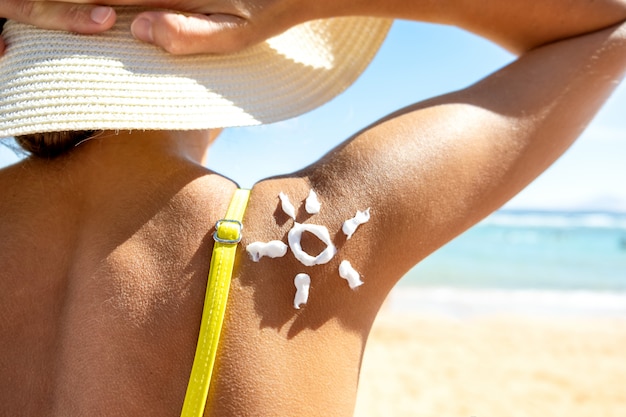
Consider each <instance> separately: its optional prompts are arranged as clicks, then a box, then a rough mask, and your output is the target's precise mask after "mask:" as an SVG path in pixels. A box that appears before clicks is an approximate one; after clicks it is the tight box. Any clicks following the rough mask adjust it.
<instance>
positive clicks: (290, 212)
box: [278, 191, 296, 220]
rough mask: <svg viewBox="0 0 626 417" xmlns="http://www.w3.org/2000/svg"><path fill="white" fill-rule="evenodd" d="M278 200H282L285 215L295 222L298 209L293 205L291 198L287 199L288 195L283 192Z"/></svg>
mask: <svg viewBox="0 0 626 417" xmlns="http://www.w3.org/2000/svg"><path fill="white" fill-rule="evenodd" d="M278 198H280V204H281V207H282V209H283V211H284V212H285V214H286V215H287V216H289V217H291V218H292V219H294V220H295V219H296V209H295V207H294V206H293V204H291V201H289V197H287V194H285V193H283V192H282V191H281V192H280V194H278Z"/></svg>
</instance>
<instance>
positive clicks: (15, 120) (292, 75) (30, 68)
mask: <svg viewBox="0 0 626 417" xmlns="http://www.w3.org/2000/svg"><path fill="white" fill-rule="evenodd" d="M138 11H140V10H139V9H136V8H121V9H119V10H118V22H117V23H116V25H115V27H114V28H113V29H112V30H110V31H108V32H106V33H104V34H101V35H96V36H81V35H76V34H71V33H66V32H60V31H47V30H42V29H37V28H34V27H32V26H28V25H23V24H19V23H16V22H8V23H7V24H6V25H5V28H4V33H3V36H4V37H5V39H6V41H7V43H8V44H9V47H8V50H7V52H6V55H5V57H3V58H2V59H0V137H8V136H18V135H24V134H30V133H36V132H51V131H70V130H100V129H102V130H111V129H121V130H127V129H128V130H134V129H140V130H193V129H208V128H216V127H229V126H245V125H254V124H261V123H271V122H276V121H280V120H285V119H288V118H291V117H294V116H297V115H300V114H302V113H305V112H307V111H309V110H311V109H313V108H315V107H318V106H320V105H321V104H323V103H325V102H326V101H328V100H330V99H331V98H333V97H335V96H336V95H337V94H339V93H341V92H342V91H343V90H344V89H346V88H347V87H348V86H349V85H350V84H352V83H353V82H354V80H355V79H356V78H357V77H358V76H359V75H360V74H361V72H362V71H363V70H364V69H365V67H366V66H367V65H368V64H369V62H370V61H371V59H372V58H373V56H374V55H375V53H376V51H377V50H378V48H379V46H380V44H381V43H382V41H383V40H384V38H385V36H386V33H387V31H388V29H389V27H390V25H391V21H390V20H384V19H376V18H363V17H358V18H356V17H348V18H335V19H327V20H319V21H314V22H308V23H306V24H303V25H300V26H297V27H295V28H293V29H291V30H289V31H288V32H285V33H284V34H282V35H280V36H278V37H276V38H273V39H270V40H269V41H267V42H264V43H262V44H259V45H256V46H254V47H252V48H249V49H246V50H245V51H243V52H241V53H237V54H232V55H222V56H218V55H201V56H191V57H177V56H172V55H169V54H167V53H165V52H163V51H161V50H160V49H159V48H156V47H154V46H151V45H146V44H142V43H140V42H138V41H136V40H134V39H133V38H132V37H131V36H130V23H131V21H132V18H133V16H134V15H135V14H136V13H137V12H138Z"/></svg>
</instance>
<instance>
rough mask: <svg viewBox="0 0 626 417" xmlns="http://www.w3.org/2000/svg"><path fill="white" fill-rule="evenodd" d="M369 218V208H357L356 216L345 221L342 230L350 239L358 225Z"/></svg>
mask: <svg viewBox="0 0 626 417" xmlns="http://www.w3.org/2000/svg"><path fill="white" fill-rule="evenodd" d="M369 220H370V209H369V208H368V209H367V210H365V211H359V210H357V212H356V216H354V217H353V218H351V219H348V220H346V221H345V222H343V226H342V227H341V230H342V231H343V233H344V234H345V235H346V236H348V239H350V238H351V237H352V235H353V234H354V232H355V231H356V229H357V227H359V226H360V225H362V224H363V223H367V222H368V221H369Z"/></svg>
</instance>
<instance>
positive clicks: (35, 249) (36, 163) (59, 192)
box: [0, 139, 377, 416]
mask: <svg viewBox="0 0 626 417" xmlns="http://www.w3.org/2000/svg"><path fill="white" fill-rule="evenodd" d="M105 140H107V139H105ZM87 145H88V146H83V147H84V148H85V149H81V148H80V147H79V148H77V149H76V150H74V151H73V152H72V153H70V154H69V155H66V156H64V157H61V158H59V159H57V160H51V161H46V160H37V159H27V160H24V161H22V162H21V163H19V164H17V165H15V166H12V167H9V168H6V169H4V170H2V171H0V189H2V190H3V195H4V196H5V197H4V198H3V199H2V201H1V202H0V210H1V212H2V213H3V214H2V219H3V221H2V222H1V223H0V233H1V235H2V236H3V238H2V240H0V271H1V272H0V276H1V278H0V281H1V282H2V284H3V291H2V292H1V293H0V306H2V307H1V308H2V313H1V314H2V317H3V319H2V327H1V328H0V329H1V332H2V334H0V341H1V342H0V357H1V358H2V359H0V373H1V374H2V375H3V378H2V387H0V396H1V397H2V398H1V401H2V403H3V409H4V412H6V413H7V415H59V416H61V415H63V416H65V415H87V414H88V415H98V414H99V413H103V414H104V413H106V414H109V415H111V414H118V415H147V414H150V415H155V416H156V415H164V416H165V415H167V416H171V415H176V414H178V413H180V409H181V406H182V399H183V398H184V394H185V389H186V385H187V382H188V378H189V372H190V369H191V363H192V361H193V355H194V352H195V344H196V340H197V337H198V329H199V322H200V312H201V310H202V304H203V301H204V290H205V286H206V281H207V271H208V266H209V262H210V257H211V249H212V245H213V239H212V233H213V230H214V224H215V222H216V221H217V220H218V219H220V218H222V217H224V214H225V212H226V208H227V206H228V203H229V200H230V198H231V196H232V194H233V192H234V190H235V188H236V186H235V184H234V183H232V182H231V181H229V180H227V179H225V178H223V177H221V176H219V175H216V174H214V173H212V172H210V171H208V170H206V169H204V168H202V167H200V166H198V165H197V164H195V163H193V162H190V161H187V160H185V159H182V158H172V157H164V156H163V155H159V154H158V153H157V152H147V153H146V154H145V155H142V156H141V157H139V158H137V157H136V155H133V153H132V152H129V153H126V152H124V153H122V152H115V149H114V145H111V146H108V145H106V146H105V145H102V144H99V143H89V144H87ZM117 150H118V151H119V148H118V149H117ZM93 152H97V154H96V153H93ZM96 155H97V157H96ZM126 155H130V157H132V158H135V159H134V160H133V161H132V163H130V161H131V160H130V159H129V160H128V162H129V163H124V161H123V160H121V159H122V158H124V157H125V156H126ZM109 157H111V158H112V159H109ZM113 160H115V163H112V161H113ZM280 191H284V192H285V193H287V194H289V195H290V196H291V197H292V201H294V203H295V204H296V206H297V201H298V199H300V198H303V196H304V197H306V195H307V194H308V191H309V188H308V186H307V185H306V184H305V182H304V181H303V180H301V179H279V180H273V181H266V182H263V183H260V184H259V185H257V186H256V187H255V189H254V190H253V192H252V196H251V201H250V203H249V207H248V210H247V213H246V217H245V219H244V225H245V233H244V240H243V241H242V244H240V247H239V248H240V250H239V253H238V257H237V260H238V264H237V268H236V274H235V276H234V277H233V283H232V286H231V292H230V299H229V304H228V307H227V312H226V321H225V324H224V329H223V333H222V339H221V341H220V354H219V356H218V361H217V364H216V378H214V380H213V382H212V387H211V394H210V395H211V397H210V399H209V404H210V405H209V407H208V410H210V412H211V413H212V414H210V415H278V414H285V415H287V414H289V415H291V414H296V413H305V414H304V415H314V414H325V413H330V412H332V414H334V415H341V414H342V412H341V410H340V409H338V408H337V407H339V408H341V407H342V406H343V407H345V412H344V414H345V415H349V414H350V413H351V411H352V407H353V401H354V395H355V390H356V382H357V376H358V365H359V361H360V352H361V351H362V347H363V342H364V340H365V337H366V333H367V331H368V329H369V325H370V324H371V320H372V319H373V317H374V315H375V311H376V310H377V308H376V307H375V306H373V305H372V306H369V307H367V308H365V309H364V310H363V311H365V310H371V314H369V315H364V313H363V311H359V309H358V308H356V309H355V311H352V310H351V309H354V308H355V307H354V306H351V304H352V303H351V302H350V301H349V299H350V296H354V295H356V294H354V293H353V292H352V291H351V290H350V289H349V288H348V286H347V283H346V282H345V281H344V280H342V279H341V278H340V277H339V275H338V273H337V270H336V268H337V265H338V262H339V261H338V260H336V262H331V263H330V264H328V265H326V266H319V267H313V268H305V267H304V266H303V265H302V264H300V263H299V262H298V261H296V260H295V258H293V256H291V255H290V254H288V255H287V256H285V257H284V258H279V259H265V258H264V259H262V260H261V261H260V262H258V263H255V262H252V260H251V259H250V258H249V257H248V256H247V254H246V253H245V246H246V245H247V244H248V243H251V242H252V241H269V240H275V239H278V240H281V239H282V240H283V241H285V242H286V233H287V231H288V230H289V229H290V228H291V226H293V221H292V220H291V219H289V218H288V217H287V216H286V215H285V214H284V213H282V212H281V211H280V210H279V199H278V193H279V192H280ZM331 207H332V205H331ZM331 207H326V208H327V209H328V210H327V211H328V214H327V215H326V216H324V214H323V213H324V207H323V208H322V213H321V214H319V215H315V216H313V217H311V216H310V215H306V216H305V217H308V218H309V219H308V221H309V222H313V223H316V222H319V221H317V220H316V218H317V217H319V218H321V219H323V221H322V224H326V222H330V223H331V224H328V226H329V229H330V231H331V234H332V235H333V238H334V240H335V241H337V243H339V249H340V251H339V254H338V255H341V244H342V243H345V238H344V239H339V240H338V239H337V236H336V235H337V232H339V230H340V228H341V222H342V221H343V220H345V219H343V220H341V221H340V220H339V219H338V218H335V217H336V215H337V214H338V213H337V210H332V209H331ZM365 208H366V207H365ZM302 213H303V210H300V216H299V218H298V220H299V221H302V222H304V221H305V218H301V217H303V216H302ZM349 217H351V216H346V219H347V218H349ZM357 237H358V233H356V234H355V237H354V240H355V241H357V240H358V239H357ZM310 240H311V241H307V237H306V236H305V237H304V238H303V245H304V248H305V250H307V248H308V250H309V251H310V252H311V253H314V252H315V251H318V250H321V249H320V248H319V247H316V246H317V245H316V242H314V239H310ZM307 245H308V247H307ZM299 272H308V273H309V274H310V275H311V277H312V281H313V284H312V289H311V291H312V295H311V300H310V303H309V305H307V306H303V309H302V310H300V311H297V310H295V309H294V308H293V297H294V293H295V287H294V286H293V278H294V277H295V275H296V274H297V273H299ZM365 293H367V291H365ZM346 296H347V297H346ZM363 297H364V294H359V297H358V298H359V303H358V304H359V305H361V306H362V307H365V306H366V304H363V303H366V302H367V299H366V298H365V299H364V298H363ZM327 407H330V409H327Z"/></svg>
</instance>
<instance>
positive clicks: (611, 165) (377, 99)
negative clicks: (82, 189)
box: [0, 22, 626, 212]
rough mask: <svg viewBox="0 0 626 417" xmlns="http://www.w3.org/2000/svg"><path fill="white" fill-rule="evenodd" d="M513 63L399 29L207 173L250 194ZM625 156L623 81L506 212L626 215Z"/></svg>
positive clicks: (226, 138)
mask: <svg viewBox="0 0 626 417" xmlns="http://www.w3.org/2000/svg"><path fill="white" fill-rule="evenodd" d="M513 58H514V57H513V56H511V55H510V54H508V53H507V52H506V51H504V50H502V49H500V48H499V47H497V46H494V45H493V44H491V43H489V42H487V41H484V40H482V39H480V38H478V37H476V36H473V35H471V34H468V33H466V32H462V31H460V30H457V29H454V28H450V27H443V26H437V25H429V24H415V23H409V22H396V23H395V24H394V27H393V28H392V30H391V32H390V34H389V36H388V39H387V41H386V42H385V44H384V45H383V47H382V49H381V50H380V52H379V54H378V56H377V57H376V58H375V60H374V62H373V63H372V64H371V65H370V67H369V68H368V69H367V70H366V72H365V73H364V74H363V76H362V77H361V78H360V79H359V80H358V81H357V82H356V83H355V84H354V85H353V86H352V87H351V88H350V89H348V91H346V92H345V93H344V94H343V95H341V96H340V97H338V98H336V99H334V100H333V101H331V102H330V103H328V104H327V105H325V106H322V107H321V108H319V109H317V110H315V111H313V112H311V113H308V114H306V115H304V116H300V117H298V118H296V119H292V120H288V121H285V122H281V123H276V124H273V125H268V126H256V127H249V128H234V129H229V130H227V131H225V132H224V133H223V134H222V136H221V137H220V138H219V139H218V141H217V143H216V144H215V145H214V148H213V149H212V151H211V152H212V153H211V157H210V160H209V166H210V167H211V168H212V169H214V170H216V171H218V172H220V173H222V174H224V175H226V176H229V177H231V178H233V179H234V180H236V181H238V182H239V183H240V184H241V185H242V186H248V187H249V186H251V185H252V184H254V182H256V181H258V180H260V179H262V178H265V177H267V176H271V175H277V174H283V173H288V172H291V171H294V170H296V169H298V168H300V167H303V166H305V165H307V164H309V163H312V162H314V161H315V160H316V159H318V158H319V157H320V156H322V155H323V154H324V153H325V152H327V151H328V150H329V149H331V148H332V147H334V146H335V145H336V144H338V143H339V142H341V141H343V140H344V139H346V138H347V137H349V136H350V135H351V134H353V133H354V132H356V131H357V130H359V129H361V128H362V127H364V126H366V125H368V124H369V123H371V122H373V121H375V120H376V119H378V118H380V117H382V116H384V115H386V114H388V113H390V112H392V111H394V110H396V109H398V108H400V107H403V106H406V105H408V104H411V103H414V102H416V101H419V100H422V99H425V98H428V97H431V96H434V95H438V94H442V93H446V92H449V91H452V90H455V89H458V88H463V87H465V86H467V85H469V84H471V83H473V82H474V81H476V80H478V79H480V78H482V77H484V76H485V75H487V74H488V73H490V72H492V71H494V70H496V69H497V68H499V67H501V66H503V65H505V64H506V63H508V62H510V61H511V60H512V59H513ZM625 157H626V85H624V84H622V86H621V87H620V88H619V89H618V91H617V92H616V93H615V94H614V95H613V97H612V98H611V100H610V101H609V102H608V103H607V105H606V106H605V108H604V109H603V110H602V112H601V113H600V114H599V115H598V117H597V118H596V119H595V121H594V122H593V123H592V124H591V126H590V127H589V128H588V130H587V131H586V132H585V134H584V135H583V137H581V139H579V140H578V142H577V143H576V144H575V145H574V146H573V147H572V148H571V149H570V150H569V151H568V152H567V153H566V154H565V155H564V156H563V157H562V158H561V159H560V160H559V161H557V163H556V164H555V165H553V166H552V167H551V168H550V169H549V170H548V171H546V173H544V174H543V175H542V176H541V177H540V178H539V179H537V180H536V181H535V182H534V183H533V184H531V185H530V186H529V187H528V188H527V189H526V190H524V191H523V192H522V193H521V194H519V195H518V196H517V197H516V198H515V199H514V200H512V201H511V202H510V203H509V204H508V206H509V207H514V208H541V209H544V208H569V207H577V206H580V205H588V204H591V205H593V206H600V207H604V208H608V209H616V208H617V209H620V210H621V211H624V212H626V185H624V183H625V182H626V163H625V161H624V160H625ZM15 160H16V157H15V156H14V155H13V154H12V152H11V151H9V150H7V149H4V148H3V147H0V166H2V165H6V164H8V163H11V162H12V161H15ZM226 161H228V163H226ZM230 161H235V162H230Z"/></svg>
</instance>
